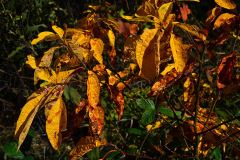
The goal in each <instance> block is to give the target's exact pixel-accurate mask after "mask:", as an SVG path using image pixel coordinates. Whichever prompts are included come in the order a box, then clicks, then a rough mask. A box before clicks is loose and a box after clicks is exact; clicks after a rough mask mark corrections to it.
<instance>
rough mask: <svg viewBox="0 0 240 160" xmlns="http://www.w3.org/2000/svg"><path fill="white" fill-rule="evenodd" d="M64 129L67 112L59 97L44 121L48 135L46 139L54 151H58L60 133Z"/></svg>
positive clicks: (60, 140) (60, 139)
mask: <svg viewBox="0 0 240 160" xmlns="http://www.w3.org/2000/svg"><path fill="white" fill-rule="evenodd" d="M66 127H67V110H66V106H65V104H64V102H63V99H62V97H60V98H59V99H58V100H57V102H56V103H55V105H54V106H53V107H52V109H51V110H50V112H49V116H48V118H47V121H46V132H47V135H48V139H49V141H50V143H51V144H52V147H53V148H54V149H55V150H58V149H59V147H60V146H61V142H62V133H61V131H63V130H65V129H66Z"/></svg>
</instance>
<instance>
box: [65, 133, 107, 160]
mask: <svg viewBox="0 0 240 160" xmlns="http://www.w3.org/2000/svg"><path fill="white" fill-rule="evenodd" d="M103 145H105V143H103V142H101V141H99V140H96V139H95V138H93V137H90V136H87V137H82V138H81V139H80V140H79V141H78V143H77V145H76V147H75V148H73V149H72V151H71V152H70V154H69V159H71V160H76V159H78V158H81V157H82V156H83V155H84V154H85V153H87V152H89V151H91V150H92V149H94V148H97V147H101V146H103Z"/></svg>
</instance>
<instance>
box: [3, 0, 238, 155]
mask: <svg viewBox="0 0 240 160" xmlns="http://www.w3.org/2000/svg"><path fill="white" fill-rule="evenodd" d="M181 1H182V0H175V1H171V0H165V1H163V0H158V1H156V0H146V1H143V2H142V4H141V5H140V6H139V7H138V9H137V10H136V13H133V14H132V15H127V14H125V12H124V11H122V12H119V13H118V14H117V15H111V14H107V13H108V12H106V11H107V10H109V11H113V10H114V9H113V8H112V7H113V6H111V4H110V3H108V2H105V1H104V2H101V4H98V5H97V4H96V5H89V6H88V8H89V9H88V10H87V11H84V13H85V16H84V17H82V18H81V19H80V20H78V21H77V22H76V27H75V28H69V27H68V26H67V24H64V25H63V28H62V27H58V26H57V25H56V24H55V23H52V30H53V31H43V32H41V33H39V34H38V36H36V37H34V39H33V40H32V41H31V45H33V46H30V45H29V44H28V43H27V44H28V47H29V48H30V49H31V50H32V54H29V55H27V61H26V63H25V64H26V67H27V66H28V67H30V68H32V69H34V70H35V71H34V76H33V81H34V85H35V87H36V88H38V89H37V90H36V91H35V92H33V93H32V94H31V95H30V96H29V97H28V99H27V102H26V104H25V105H24V107H23V108H22V110H21V113H20V115H19V118H18V120H17V124H16V130H15V137H16V138H18V146H17V148H16V143H15V142H8V143H5V145H4V148H5V149H4V152H5V154H6V155H7V156H9V157H15V156H18V158H23V157H24V155H23V154H22V152H24V149H23V145H24V143H25V142H26V139H27V138H26V137H27V136H28V134H29V129H30V126H31V125H32V123H33V120H34V118H35V117H36V115H37V112H40V113H41V111H42V108H44V113H42V115H43V116H45V119H46V134H47V137H48V139H49V142H50V144H51V146H52V147H53V149H55V150H59V149H61V145H64V142H66V141H67V140H69V139H71V138H70V137H72V139H73V138H74V133H77V131H78V130H79V128H81V127H84V130H85V135H81V137H80V138H79V139H78V140H77V141H78V142H77V143H75V146H74V148H73V149H72V150H71V151H70V153H69V159H78V158H80V157H82V156H87V157H88V158H90V157H91V158H90V159H94V158H96V157H100V158H102V159H105V158H106V159H110V158H114V159H123V158H127V159H128V158H129V159H130V157H131V158H132V157H136V159H138V158H139V159H144V158H145V159H161V158H174V157H177V158H179V159H185V158H195V159H204V158H206V157H210V156H211V157H212V158H216V159H221V158H229V157H230V158H231V159H237V158H239V157H240V155H239V149H238V148H239V139H238V137H239V134H240V131H239V130H240V126H239V125H240V122H239V120H238V119H239V115H240V112H239V107H238V106H239V105H238V103H239V94H238V93H239V83H240V80H239V78H240V77H239V68H238V67H239V64H238V58H239V54H238V50H239V47H238V46H237V44H238V43H237V41H238V38H239V37H238V36H239V15H238V11H237V6H238V4H237V5H236V3H234V2H233V1H232V0H215V2H216V4H215V7H214V8H212V9H211V10H210V11H209V13H208V17H207V18H206V20H204V21H205V22H204V24H202V25H201V24H199V23H195V22H194V21H193V20H190V18H189V17H191V14H192V13H193V12H194V10H192V11H190V10H189V9H188V6H191V4H192V3H202V2H200V1H198V0H194V2H188V1H193V0H185V1H186V2H184V3H183V2H181ZM126 3H127V4H128V1H126ZM185 3H189V5H186V4H185ZM180 5H182V7H181V6H180ZM128 7H129V6H128ZM189 8H191V7H189ZM109 13H111V12H109ZM114 16H116V17H119V18H118V20H116V18H114ZM39 18H41V16H39ZM191 19H194V16H192V17H191ZM60 25H61V24H60ZM46 26H47V25H45V24H40V25H39V26H38V27H46ZM36 27H37V26H35V28H36ZM38 27H37V29H38ZM37 29H36V30H37ZM32 30H34V29H32ZM26 34H27V32H26ZM25 41H26V40H25ZM45 41H48V42H45ZM229 43H231V44H232V45H231V46H230V47H229V46H227V45H226V44H229ZM43 46H44V47H43ZM46 46H48V47H50V48H47V47H46ZM34 47H35V48H39V49H38V51H39V52H36V51H35V50H34ZM46 48H47V49H46ZM23 49H24V47H22V46H20V47H17V48H16V49H15V50H14V51H12V52H11V53H10V54H8V58H11V57H14V56H15V55H16V54H17V52H19V51H21V50H23ZM41 50H42V52H40V51H41ZM43 50H44V51H43ZM41 53H43V54H41ZM38 54H39V55H38ZM65 103H66V104H65ZM69 104H70V105H72V106H74V107H71V106H70V105H69ZM69 110H71V111H69ZM9 145H12V146H13V147H12V148H13V149H14V151H15V150H16V151H17V153H15V154H14V153H12V151H10V150H9V149H7V148H9V147H8V146H9ZM86 153H87V154H86ZM93 154H98V155H96V157H94V156H92V155H93Z"/></svg>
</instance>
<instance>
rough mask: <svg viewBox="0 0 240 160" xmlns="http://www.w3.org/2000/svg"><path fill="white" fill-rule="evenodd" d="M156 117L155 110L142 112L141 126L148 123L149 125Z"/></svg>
mask: <svg viewBox="0 0 240 160" xmlns="http://www.w3.org/2000/svg"><path fill="white" fill-rule="evenodd" d="M155 115H156V110H151V109H149V110H146V111H145V112H143V114H142V123H143V125H148V124H149V123H151V122H152V121H153V120H154V118H155Z"/></svg>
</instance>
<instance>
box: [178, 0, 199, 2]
mask: <svg viewBox="0 0 240 160" xmlns="http://www.w3.org/2000/svg"><path fill="white" fill-rule="evenodd" d="M178 1H185V2H187V1H188V2H191V1H194V2H200V0H178Z"/></svg>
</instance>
